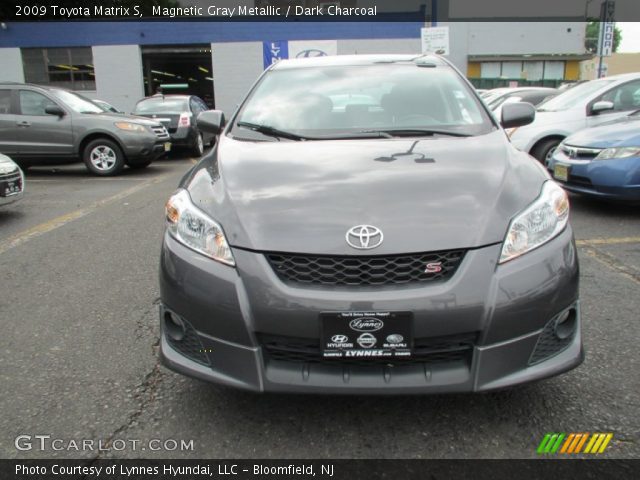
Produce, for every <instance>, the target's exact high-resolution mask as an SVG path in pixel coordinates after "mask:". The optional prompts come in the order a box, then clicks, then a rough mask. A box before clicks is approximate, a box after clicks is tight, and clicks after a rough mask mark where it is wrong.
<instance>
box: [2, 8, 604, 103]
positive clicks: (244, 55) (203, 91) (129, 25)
mask: <svg viewBox="0 0 640 480" xmlns="http://www.w3.org/2000/svg"><path fill="white" fill-rule="evenodd" d="M351 3H356V2H354V1H352V2H351ZM378 17H379V18H381V19H384V20H388V21H377V22H366V21H359V22H345V21H339V22H302V21H300V22H293V21H288V22H277V21H276V22H256V21H241V19H240V21H238V19H236V21H193V20H192V21H181V20H178V19H175V20H172V21H156V20H150V21H122V22H106V21H100V22H91V21H67V22H56V21H54V22H38V23H26V22H25V23H22V22H3V23H2V28H1V29H0V81H16V82H30V83H37V84H44V85H57V86H62V87H66V88H70V89H73V90H76V91H80V92H84V93H85V94H86V95H88V96H90V97H91V98H100V99H102V100H105V101H107V102H109V103H111V104H113V105H115V106H116V107H118V108H119V109H121V110H123V111H127V112H128V111H131V110H132V108H133V106H134V104H135V102H136V101H137V100H139V99H140V98H142V97H144V96H147V95H151V94H153V93H156V92H157V91H158V89H159V88H160V86H161V85H168V84H169V85H182V86H183V88H182V90H175V91H189V92H191V93H193V94H196V95H198V96H200V97H201V98H203V99H204V100H205V101H206V102H207V103H208V104H209V105H210V106H212V107H213V106H215V107H216V108H219V109H222V110H224V111H225V112H226V113H227V114H229V113H231V112H232V111H233V110H234V108H235V107H236V105H237V104H238V102H239V101H240V100H241V99H242V97H243V95H244V94H245V93H246V92H247V91H248V89H249V88H250V87H251V85H252V83H253V82H254V81H255V79H256V78H257V77H258V75H259V74H260V73H261V72H262V71H263V70H264V68H265V67H266V66H268V65H269V64H270V63H271V62H273V61H275V60H277V59H278V58H294V57H305V56H315V55H323V54H327V55H346V54H368V53H416V54H419V53H421V51H422V41H421V29H422V28H423V27H425V25H426V26H432V25H435V24H437V25H438V26H448V27H449V48H450V51H449V54H448V55H447V58H449V59H450V60H451V61H452V62H453V63H454V64H455V65H456V66H457V67H458V68H459V69H460V70H461V71H462V72H463V73H465V74H466V75H467V77H469V78H470V79H471V80H472V82H473V83H474V84H475V85H476V86H478V87H485V88H486V87H493V86H499V85H505V84H510V85H515V84H518V85H526V84H537V85H542V84H544V85H551V86H553V85H557V84H558V83H561V82H563V81H567V80H568V81H571V80H577V79H578V78H579V75H580V61H582V60H585V59H588V58H590V57H591V55H588V54H585V47H584V35H585V28H584V26H585V24H584V22H581V21H575V22H547V23H526V22H525V23H512V22H452V21H447V20H450V19H449V18H448V17H447V16H446V14H443V12H442V11H437V12H436V11H435V9H430V8H429V7H428V6H426V8H425V7H423V9H422V10H421V12H416V14H415V15H413V16H410V18H406V15H405V17H403V18H400V17H398V16H397V15H396V14H393V13H390V14H384V13H383V14H381V15H379V16H378ZM398 20H402V21H398Z"/></svg>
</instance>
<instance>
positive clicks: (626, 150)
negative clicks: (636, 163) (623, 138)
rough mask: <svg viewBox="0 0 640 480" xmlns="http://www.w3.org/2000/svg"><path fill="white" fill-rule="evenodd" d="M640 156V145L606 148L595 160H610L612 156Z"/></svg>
mask: <svg viewBox="0 0 640 480" xmlns="http://www.w3.org/2000/svg"><path fill="white" fill-rule="evenodd" d="M627 157H640V147H617V148H605V149H604V150H602V151H601V152H600V153H599V154H598V156H597V157H596V158H595V159H594V160H609V159H610V158H627Z"/></svg>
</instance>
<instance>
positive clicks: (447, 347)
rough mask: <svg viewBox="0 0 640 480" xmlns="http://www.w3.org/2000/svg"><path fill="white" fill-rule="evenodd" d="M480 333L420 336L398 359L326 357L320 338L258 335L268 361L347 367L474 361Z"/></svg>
mask: <svg viewBox="0 0 640 480" xmlns="http://www.w3.org/2000/svg"><path fill="white" fill-rule="evenodd" d="M476 339H477V334H476V333H469V334H462V335H448V336H444V337H432V338H417V339H415V340H414V345H413V353H412V356H411V357H408V358H407V357H398V358H391V359H390V358H366V359H363V358H324V357H323V356H322V352H321V349H320V344H319V340H317V339H311V338H296V337H283V336H275V335H264V334H258V340H259V342H260V344H261V346H262V351H263V353H264V355H265V358H266V360H267V361H270V360H276V361H283V362H293V363H311V364H320V365H334V366H336V365H338V366H339V365H348V366H384V365H393V366H401V365H417V364H434V363H450V362H456V361H466V362H467V363H468V364H470V363H471V357H472V355H473V347H474V345H475V344H476Z"/></svg>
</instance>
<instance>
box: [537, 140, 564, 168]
mask: <svg viewBox="0 0 640 480" xmlns="http://www.w3.org/2000/svg"><path fill="white" fill-rule="evenodd" d="M560 142H561V140H560V139H559V138H550V139H548V140H544V141H542V142H540V143H538V144H537V145H536V146H535V147H534V148H533V150H531V155H533V156H534V157H535V158H536V159H537V160H538V161H539V162H540V163H542V164H543V165H544V166H547V165H548V164H549V161H550V160H551V157H552V156H553V153H554V152H555V151H556V148H558V145H560Z"/></svg>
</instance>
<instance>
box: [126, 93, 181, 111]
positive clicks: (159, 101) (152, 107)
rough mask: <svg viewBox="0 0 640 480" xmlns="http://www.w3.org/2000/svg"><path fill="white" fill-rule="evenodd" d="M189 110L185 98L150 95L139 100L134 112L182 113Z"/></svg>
mask: <svg viewBox="0 0 640 480" xmlns="http://www.w3.org/2000/svg"><path fill="white" fill-rule="evenodd" d="M188 110H189V106H188V104H187V100H186V98H171V97H161V96H158V97H151V98H147V99H145V100H141V101H140V102H138V104H137V105H136V108H135V110H134V113H176V114H178V113H183V112H187V111H188Z"/></svg>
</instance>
